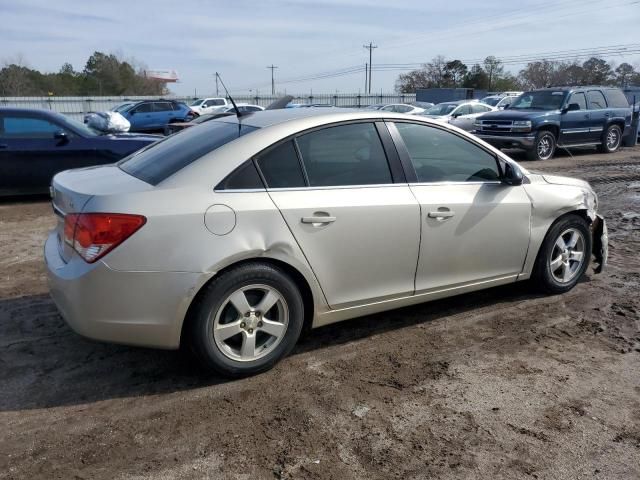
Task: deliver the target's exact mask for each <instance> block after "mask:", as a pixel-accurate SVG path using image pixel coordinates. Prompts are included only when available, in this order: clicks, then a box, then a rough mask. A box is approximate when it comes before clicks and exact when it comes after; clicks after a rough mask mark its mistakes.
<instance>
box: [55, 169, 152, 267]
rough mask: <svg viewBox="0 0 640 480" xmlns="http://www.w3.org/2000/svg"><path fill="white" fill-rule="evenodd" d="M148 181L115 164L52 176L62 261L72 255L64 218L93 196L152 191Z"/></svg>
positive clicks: (81, 208) (81, 207)
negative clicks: (66, 236) (66, 239)
mask: <svg viewBox="0 0 640 480" xmlns="http://www.w3.org/2000/svg"><path fill="white" fill-rule="evenodd" d="M152 188H153V187H152V186H151V185H149V184H148V183H145V182H143V181H142V180H138V179H137V178H135V177H132V176H131V175H129V174H127V173H125V172H123V171H122V170H120V169H119V168H118V167H117V166H115V165H106V166H97V167H88V168H80V169H76V170H66V171H64V172H60V173H58V174H57V175H56V176H55V177H53V181H52V182H51V203H52V205H53V211H54V213H55V214H56V217H57V221H58V223H57V225H56V236H57V238H58V251H59V252H60V256H61V257H62V259H63V260H64V261H65V262H68V261H69V260H70V259H71V257H72V256H73V254H74V252H73V248H72V247H71V245H69V244H68V243H67V242H65V239H64V218H65V216H66V215H67V214H69V213H81V212H83V210H84V207H85V205H86V204H87V202H88V201H89V200H90V199H91V198H92V197H94V196H98V195H114V194H123V193H130V192H139V191H143V190H151V189H152Z"/></svg>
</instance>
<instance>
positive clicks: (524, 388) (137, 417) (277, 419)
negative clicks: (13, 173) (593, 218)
mask: <svg viewBox="0 0 640 480" xmlns="http://www.w3.org/2000/svg"><path fill="white" fill-rule="evenodd" d="M516 158H518V159H520V160H521V159H522V158H521V157H519V156H516ZM522 163H523V165H525V166H526V167H527V168H530V169H535V170H541V171H545V172H554V173H558V174H561V175H572V176H576V177H580V178H584V179H586V180H589V181H590V182H592V184H593V185H594V188H595V189H596V191H597V192H598V194H599V197H600V203H601V207H600V210H601V211H602V212H603V213H604V215H605V216H606V218H607V221H608V225H609V234H610V265H609V267H608V269H607V270H606V271H605V273H603V274H602V275H593V274H591V273H589V274H588V275H587V276H585V278H584V279H583V280H582V281H581V283H580V284H579V285H578V286H577V287H576V288H575V289H574V290H573V291H571V292H570V293H568V294H565V295H559V296H552V297H547V296H541V295H538V294H536V293H532V291H531V289H530V285H528V284H518V285H512V286H507V287H500V288H495V289H492V290H488V291H484V292H478V293H474V294H469V295H464V296H460V297H456V298H453V299H448V300H444V301H437V302H434V303H428V304H423V305H419V306H416V307H411V308H405V309H402V310H396V311H391V312H387V313H383V314H379V315H375V316H369V317H364V318H361V319H358V320H353V321H349V322H344V323H341V324H336V325H332V326H329V327H324V328H322V329H319V330H316V331H315V332H313V334H312V336H310V337H308V338H306V339H304V340H302V341H301V343H300V344H299V346H298V347H297V349H296V351H295V352H294V354H293V355H292V356H290V357H289V358H287V359H285V360H284V361H283V362H281V363H280V364H279V365H278V366H277V367H276V368H275V369H273V370H271V371H270V372H268V373H265V374H262V375H259V376H257V377H253V378H248V379H244V380H237V381H225V380H223V379H220V378H216V377H211V376H210V375H206V374H204V373H203V372H202V371H200V370H198V368H197V366H196V365H195V364H194V363H193V362H192V361H191V360H189V359H188V358H187V357H185V356H184V355H183V354H181V353H179V352H166V351H152V350H145V349H136V348H128V347H122V346H114V345H104V344H100V343H94V342H91V341H88V340H84V339H83V338H81V337H79V336H78V335H76V334H74V333H73V332H72V331H71V330H70V329H69V328H68V327H67V326H66V325H65V324H64V322H63V321H62V319H61V318H60V316H59V315H58V314H57V312H56V308H55V306H54V305H53V303H52V302H51V300H50V299H49V297H48V295H47V286H46V281H45V277H44V269H43V264H42V259H41V257H42V245H43V241H44V238H45V235H46V232H47V230H48V229H50V228H52V226H53V224H54V218H53V215H52V213H51V209H50V206H49V204H48V202H47V200H46V199H45V198H39V199H35V200H24V199H22V200H10V201H4V202H0V478H3V479H4V478H7V479H9V478H11V479H14V478H15V479H35V478H45V479H54V478H63V479H89V478H91V479H94V478H95V479H123V478H128V479H129V478H132V479H173V478H177V479H192V478H193V479H200V478H202V479H218V478H224V479H226V478H229V479H262V478H265V479H273V478H287V479H288V478H296V479H297V478H304V479H351V478H359V479H360V478H362V479H391V478H402V479H427V478H445V479H449V478H488V479H502V478H504V479H514V478H541V479H542V478H544V479H577V478H597V479H605V478H606V479H632V478H633V479H637V478H640V255H639V249H640V147H636V148H635V149H625V150H623V151H621V152H618V153H616V154H613V155H596V154H593V151H585V152H572V155H571V156H570V155H567V154H562V155H561V156H560V157H558V158H556V159H554V160H551V161H547V162H539V163H535V164H532V163H530V162H524V161H523V162H522ZM114 301H117V299H114Z"/></svg>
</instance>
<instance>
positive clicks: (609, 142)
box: [598, 125, 622, 153]
mask: <svg viewBox="0 0 640 480" xmlns="http://www.w3.org/2000/svg"><path fill="white" fill-rule="evenodd" d="M620 145H622V130H621V129H620V127H619V126H618V125H609V127H608V128H607V129H606V130H605V131H604V133H603V134H602V144H601V145H598V151H599V152H601V153H613V152H615V151H617V150H618V149H619V148H620Z"/></svg>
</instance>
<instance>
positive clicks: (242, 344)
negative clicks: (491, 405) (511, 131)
mask: <svg viewBox="0 0 640 480" xmlns="http://www.w3.org/2000/svg"><path fill="white" fill-rule="evenodd" d="M52 197H53V207H54V210H55V213H56V214H57V216H58V226H57V228H56V229H55V230H54V231H52V232H51V234H50V236H49V238H48V240H47V242H46V245H45V259H46V264H47V267H48V277H49V284H50V289H51V294H52V297H53V299H54V300H55V302H56V304H57V306H58V308H59V310H60V312H61V314H62V316H63V317H64V318H65V319H66V321H67V322H68V324H69V325H70V326H71V327H72V328H73V329H74V330H75V331H77V332H78V333H80V334H81V335H85V336H87V337H91V338H94V339H98V340H103V341H108V342H118V343H124V344H130V345H142V346H149V347H159V348H168V349H175V348H178V347H179V346H180V344H186V345H188V346H189V347H190V348H191V349H192V350H193V352H194V353H195V354H196V355H197V356H198V358H199V359H200V360H201V361H202V363H203V364H204V365H205V366H206V367H208V368H211V369H214V370H216V371H218V372H221V373H222V374H225V375H229V376H240V375H247V374H253V373H257V372H260V371H264V370H266V369H268V368H270V367H271V366H273V365H274V364H275V363H276V362H277V361H278V360H280V359H281V358H282V357H284V356H285V355H287V354H288V353H289V352H291V350H292V349H293V347H294V345H295V344H296V342H297V340H298V337H299V336H300V334H301V332H302V331H303V329H307V328H315V327H319V326H322V325H326V324H329V323H332V322H338V321H341V320H346V319H349V318H354V317H358V316H362V315H368V314H372V313H375V312H380V311H384V310H389V309H393V308H397V307H402V306H406V305H412V304H416V303H421V302H425V301H429V300H434V299H437V298H442V297H448V296H452V295H458V294H461V293H465V292H470V291H473V290H479V289H483V288H488V287H493V286H496V285H504V284H508V283H512V282H516V281H520V280H526V279H530V278H532V279H533V280H534V281H533V283H534V285H536V286H538V287H540V288H542V289H544V290H545V291H547V292H551V293H562V292H566V291H568V290H570V289H571V288H573V287H574V286H575V284H576V283H577V282H578V279H579V278H580V277H581V276H582V274H583V273H584V272H585V271H586V269H587V267H588V265H589V262H590V258H591V254H592V252H593V253H595V256H596V260H597V262H598V263H599V265H598V267H597V270H599V269H601V268H602V266H603V265H604V264H605V263H606V256H607V241H606V238H607V236H606V227H605V223H604V220H603V219H602V218H601V217H599V216H598V215H597V213H596V208H597V199H596V195H595V193H594V192H593V190H592V189H591V187H590V186H589V185H588V184H587V183H586V182H583V181H580V180H575V179H571V178H565V177H556V176H548V175H540V174H534V173H530V172H528V171H527V170H525V169H524V168H522V167H520V166H518V165H517V164H516V163H515V162H514V161H513V160H511V159H510V158H509V157H507V156H506V155H505V154H504V153H502V152H500V151H499V150H496V149H495V148H492V147H491V146H489V145H487V144H486V143H483V142H482V141H480V140H478V139H477V138H475V137H473V136H471V135H469V134H467V133H466V132H464V131H462V130H460V129H458V128H456V127H453V126H451V125H447V124H442V123H440V122H435V121H432V120H428V119H425V118H423V117H415V116H408V115H402V114H395V113H389V112H376V111H360V112H356V111H347V110H338V109H317V110H316V109H286V110H272V111H265V112H257V113H253V114H247V115H244V116H242V117H240V118H237V117H235V116H233V117H224V118H222V119H219V120H213V121H210V122H207V123H203V124H201V125H198V126H195V127H192V128H190V129H188V130H185V131H183V132H180V133H178V134H176V135H173V136H171V137H167V138H166V139H164V140H162V141H160V142H157V143H155V144H153V145H151V146H150V147H148V148H145V149H143V150H142V151H140V152H138V153H136V154H133V155H132V156H130V157H128V158H126V159H124V160H123V161H121V162H120V163H118V164H115V165H110V166H101V167H93V168H87V169H81V170H70V171H66V172H63V173H60V174H58V175H56V177H55V178H54V180H53V185H52Z"/></svg>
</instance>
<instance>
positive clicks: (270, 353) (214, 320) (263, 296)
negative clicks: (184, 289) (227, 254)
mask: <svg viewBox="0 0 640 480" xmlns="http://www.w3.org/2000/svg"><path fill="white" fill-rule="evenodd" d="M303 323H304V306H303V301H302V296H301V295H300V291H299V290H298V287H297V286H296V284H295V282H294V281H293V280H292V279H291V277H290V276H289V275H288V274H287V273H285V272H284V271H282V270H280V269H279V268H277V267H275V266H272V265H269V264H265V263H258V262H255V263H253V262H252V263H247V264H244V265H241V266H239V267H237V268H234V269H232V270H229V271H227V272H225V273H223V274H222V275H220V277H218V278H216V279H215V280H214V281H213V282H211V283H210V284H209V285H207V286H206V287H205V289H204V290H203V291H202V292H201V293H200V294H199V295H198V298H197V299H196V304H194V307H193V310H192V313H191V315H190V318H189V319H188V323H187V325H186V340H187V342H188V345H189V346H190V348H191V351H192V352H193V354H194V355H195V356H196V358H197V359H198V360H199V362H200V363H201V364H202V365H203V366H204V367H205V368H207V369H209V370H214V371H216V372H218V373H220V374H222V375H224V376H227V377H243V376H247V375H254V374H256V373H260V372H263V371H265V370H268V369H270V368H271V367H273V366H274V365H275V364H276V363H277V362H278V361H279V360H280V359H282V358H283V357H285V356H286V355H288V354H289V353H290V352H291V350H293V347H294V346H295V344H296V342H297V341H298V338H299V336H300V332H301V330H302V326H303Z"/></svg>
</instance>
